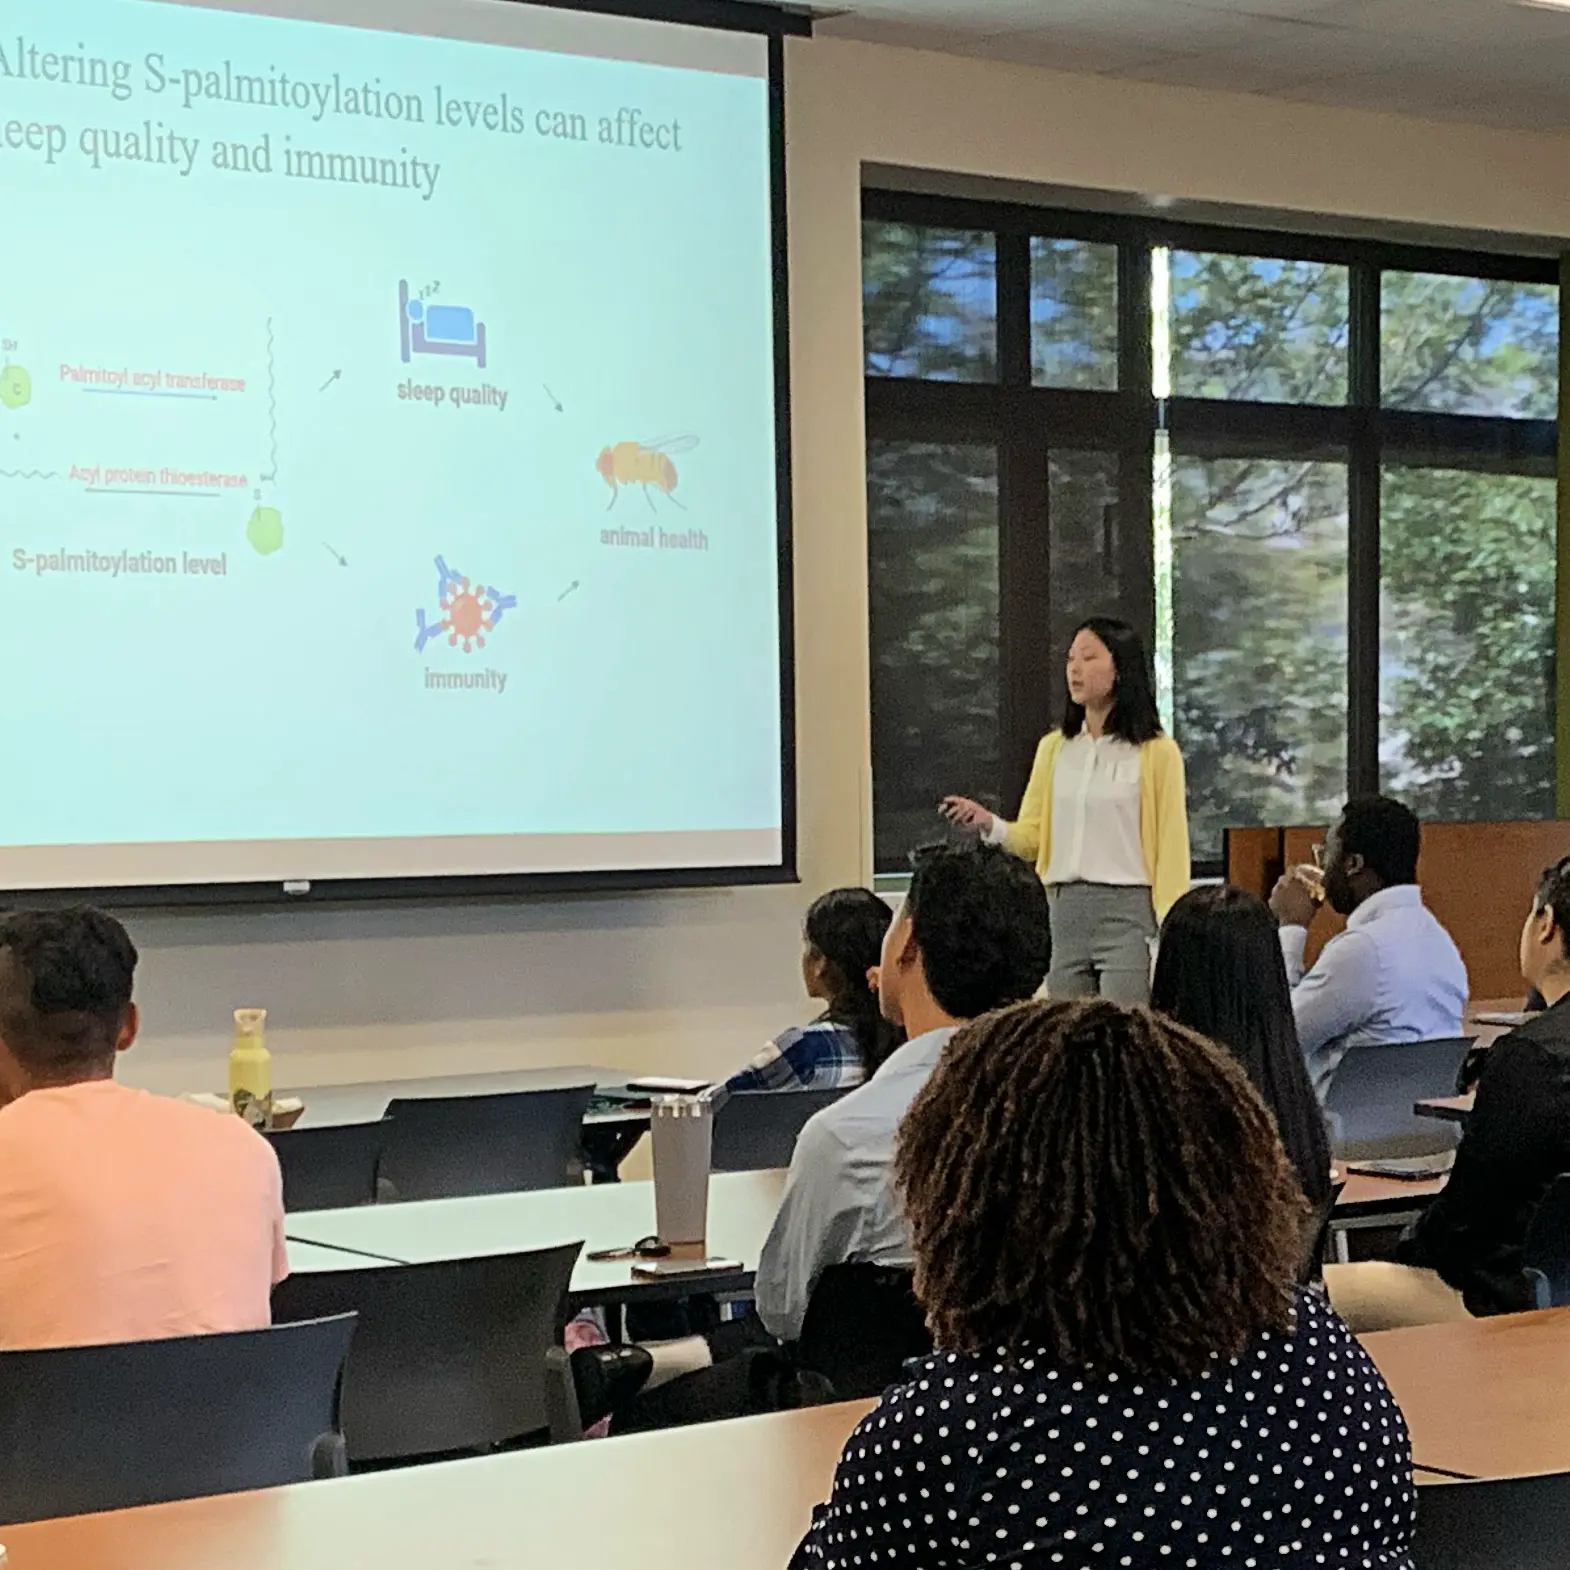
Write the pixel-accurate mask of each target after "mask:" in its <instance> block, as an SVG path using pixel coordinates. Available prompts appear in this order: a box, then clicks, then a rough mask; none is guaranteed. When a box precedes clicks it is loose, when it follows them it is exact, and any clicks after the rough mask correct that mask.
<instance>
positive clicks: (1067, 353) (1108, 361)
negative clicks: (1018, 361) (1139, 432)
mask: <svg viewBox="0 0 1570 1570" xmlns="http://www.w3.org/2000/svg"><path fill="white" fill-rule="evenodd" d="M1030 374H1031V380H1032V381H1034V382H1035V384H1036V385H1037V386H1038V387H1098V388H1105V389H1110V388H1114V387H1116V386H1117V384H1118V253H1117V247H1116V246H1112V245H1090V244H1086V243H1085V242H1084V241H1081V240H1055V239H1051V238H1049V237H1047V236H1042V235H1037V236H1034V237H1033V238H1032V239H1031V242H1030Z"/></svg>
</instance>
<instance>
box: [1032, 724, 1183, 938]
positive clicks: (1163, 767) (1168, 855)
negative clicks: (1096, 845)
mask: <svg viewBox="0 0 1570 1570" xmlns="http://www.w3.org/2000/svg"><path fill="white" fill-rule="evenodd" d="M1062 750H1063V732H1062V731H1060V730H1055V731H1053V732H1052V733H1051V734H1050V735H1047V736H1043V737H1042V738H1041V745H1040V746H1039V747H1037V748H1036V761H1035V762H1034V763H1033V764H1032V765H1031V769H1030V783H1029V784H1028V785H1027V786H1026V787H1025V799H1024V800H1023V801H1022V802H1021V803H1020V807H1019V817H1018V818H1017V819H1016V820H1015V821H1014V822H1013V823H1008V824H1005V825H1004V833H1003V843H1004V844H1005V845H1006V846H1007V847H1008V848H1009V849H1010V850H1011V851H1013V852H1014V854H1015V855H1016V856H1019V857H1021V858H1023V859H1024V860H1025V861H1034V862H1035V864H1036V871H1037V872H1039V873H1040V874H1041V875H1042V877H1045V876H1046V875H1047V865H1048V863H1049V862H1050V861H1051V860H1052V776H1053V775H1054V774H1055V773H1056V771H1057V766H1058V754H1059V753H1060V752H1061V751H1062ZM1139 842H1140V845H1141V847H1142V848H1143V850H1144V852H1145V870H1146V871H1147V872H1148V873H1149V874H1150V902H1151V904H1152V905H1153V906H1154V907H1155V911H1156V920H1157V921H1160V920H1161V919H1162V917H1163V916H1165V915H1166V913H1167V912H1168V911H1169V910H1170V909H1171V908H1172V906H1173V905H1174V904H1175V903H1176V902H1177V900H1178V899H1179V898H1180V897H1181V896H1182V895H1183V894H1186V893H1187V892H1188V884H1189V861H1188V807H1187V804H1186V801H1185V797H1184V789H1183V754H1182V753H1181V752H1179V751H1178V747H1177V743H1176V742H1175V741H1173V739H1172V738H1171V737H1170V736H1157V737H1154V738H1153V739H1152V740H1150V741H1147V742H1145V743H1144V745H1143V746H1141V747H1140V749H1139Z"/></svg>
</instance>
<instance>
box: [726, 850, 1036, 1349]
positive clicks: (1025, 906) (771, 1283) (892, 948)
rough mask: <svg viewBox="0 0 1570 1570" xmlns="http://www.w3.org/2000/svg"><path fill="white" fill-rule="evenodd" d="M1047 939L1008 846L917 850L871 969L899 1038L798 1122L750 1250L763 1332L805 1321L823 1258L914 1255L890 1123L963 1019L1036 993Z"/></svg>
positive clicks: (1032, 882) (1028, 884)
mask: <svg viewBox="0 0 1570 1570" xmlns="http://www.w3.org/2000/svg"><path fill="white" fill-rule="evenodd" d="M1051 953H1052V943H1051V939H1050V937H1049V936H1048V924H1047V897H1046V891H1045V889H1044V888H1043V887H1042V884H1041V879H1040V878H1038V877H1037V876H1036V874H1035V872H1034V871H1033V870H1032V869H1031V868H1029V867H1028V866H1026V865H1025V864H1024V863H1023V862H1021V861H1019V860H1018V858H1016V857H1011V856H1010V855H1009V854H1008V853H1007V852H1006V851H1002V850H998V849H995V848H994V847H992V846H983V845H971V846H964V847H949V846H945V847H940V848H937V849H933V850H929V851H926V852H923V853H922V854H920V855H918V857H917V858H916V862H915V867H914V870H913V872H912V875H911V880H910V892H909V893H908V894H906V896H905V901H904V904H903V906H902V907H901V909H900V913H899V916H898V918H897V919H896V920H895V922H894V924H893V925H892V926H891V927H890V928H889V930H888V935H887V936H886V937H885V939H884V944H883V958H882V963H881V965H880V967H879V971H878V978H879V979H878V998H879V1002H880V1003H881V1005H882V1007H883V1010H884V1012H885V1014H887V1016H888V1017H889V1018H890V1019H891V1020H893V1021H894V1022H895V1023H896V1024H897V1025H899V1026H900V1027H901V1028H902V1029H903V1030H904V1032H905V1035H906V1038H907V1039H906V1042H905V1045H904V1046H902V1047H900V1048H899V1049H898V1050H897V1051H895V1052H894V1053H893V1054H892V1055H891V1056H890V1057H889V1060H888V1061H887V1062H886V1063H885V1064H884V1065H883V1067H882V1069H880V1070H879V1072H878V1074H877V1076H876V1077H875V1078H874V1079H872V1080H871V1081H869V1082H868V1083H867V1084H866V1085H863V1086H862V1087H861V1089H860V1090H857V1091H854V1092H853V1093H852V1094H850V1095H848V1096H846V1097H845V1098H844V1099H843V1100H841V1101H838V1102H836V1103H835V1104H834V1105H833V1106H831V1107H825V1108H824V1110H823V1111H822V1112H819V1113H818V1114H817V1116H816V1117H813V1118H811V1119H809V1120H808V1122H807V1124H806V1126H805V1127H804V1128H803V1129H802V1131H801V1135H800V1137H799V1139H798V1140H797V1142H796V1150H795V1154H794V1155H793V1156H792V1158H791V1164H790V1175H789V1176H788V1177H787V1178H786V1180H785V1191H784V1193H783V1194H782V1195H781V1196H780V1208H779V1213H778V1214H777V1215H776V1216H775V1218H774V1226H773V1228H772V1229H771V1231H770V1232H769V1236H768V1240H767V1241H766V1242H765V1243H764V1245H763V1253H762V1255H761V1256H760V1258H759V1261H758V1275H757V1284H756V1293H757V1307H758V1318H759V1319H761V1320H762V1321H763V1324H764V1326H765V1327H766V1328H767V1329H768V1331H769V1332H770V1334H771V1335H773V1336H774V1337H776V1338H777V1339H778V1340H780V1341H794V1340H795V1339H796V1338H797V1337H798V1336H799V1335H800V1334H801V1322H802V1319H803V1318H804V1317H805V1315H806V1312H807V1300H808V1299H809V1298H810V1297H811V1296H812V1289H813V1287H814V1286H815V1285H816V1284H817V1280H818V1277H819V1276H820V1275H822V1274H823V1272H824V1271H825V1270H826V1269H827V1268H828V1267H829V1266H830V1265H837V1264H845V1263H850V1262H853V1261H865V1262H866V1263H869V1264H876V1265H900V1266H908V1265H909V1264H910V1262H911V1254H910V1240H909V1238H908V1236H907V1234H906V1229H905V1222H904V1218H903V1217H902V1216H901V1214H900V1210H899V1205H898V1203H897V1202H896V1200H895V1195H894V1188H893V1184H892V1181H891V1168H892V1165H893V1160H894V1134H895V1130H896V1129H897V1128H898V1127H899V1122H900V1119H901V1118H902V1117H903V1116H904V1115H905V1109H906V1108H907V1107H908V1106H909V1105H910V1103H911V1101H912V1099H913V1098H914V1097H915V1096H916V1094H917V1093H918V1092H919V1091H920V1090H921V1088H922V1086H923V1085H925V1084H926V1082H927V1077H928V1075H930V1074H931V1073H932V1071H933V1069H934V1067H935V1066H936V1065H937V1063H938V1061H939V1059H940V1058H941V1057H942V1055H943V1049H944V1047H945V1046H947V1044H948V1041H949V1038H950V1037H951V1036H952V1035H953V1034H954V1032H955V1030H956V1029H957V1028H958V1027H959V1025H960V1024H962V1023H963V1022H964V1021H966V1020H970V1019H975V1018H977V1017H978V1016H979V1015H982V1014H985V1013H988V1012H989V1011H990V1010H992V1009H997V1008H1002V1007H1003V1006H1004V1005H1005V1004H1009V1003H1017V1002H1019V1001H1020V1000H1022V999H1024V998H1029V997H1032V996H1034V994H1035V993H1036V992H1037V991H1038V990H1039V989H1040V986H1041V983H1042V981H1043V979H1044V978H1045V976H1046V973H1047V966H1048V963H1049V962H1050V960H1051Z"/></svg>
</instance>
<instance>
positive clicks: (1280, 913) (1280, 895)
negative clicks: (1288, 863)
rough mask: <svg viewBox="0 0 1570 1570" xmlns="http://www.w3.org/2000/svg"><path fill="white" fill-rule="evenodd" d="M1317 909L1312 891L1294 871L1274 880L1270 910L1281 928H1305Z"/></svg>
mask: <svg viewBox="0 0 1570 1570" xmlns="http://www.w3.org/2000/svg"><path fill="white" fill-rule="evenodd" d="M1318 908H1319V905H1318V902H1317V901H1316V900H1315V898H1314V894H1313V891H1312V890H1311V889H1310V888H1309V886H1308V884H1307V883H1305V882H1304V881H1303V879H1302V878H1300V877H1299V876H1298V875H1297V873H1296V872H1295V871H1293V872H1288V873H1286V874H1285V875H1284V876H1282V877H1279V878H1277V879H1276V886H1275V888H1273V889H1272V890H1271V891H1270V909H1271V910H1272V911H1273V912H1274V914H1275V918H1276V920H1277V921H1279V922H1280V923H1281V925H1282V926H1283V927H1306V926H1307V925H1308V924H1309V923H1310V922H1311V921H1312V920H1313V919H1314V912H1315V911H1316V910H1317V909H1318Z"/></svg>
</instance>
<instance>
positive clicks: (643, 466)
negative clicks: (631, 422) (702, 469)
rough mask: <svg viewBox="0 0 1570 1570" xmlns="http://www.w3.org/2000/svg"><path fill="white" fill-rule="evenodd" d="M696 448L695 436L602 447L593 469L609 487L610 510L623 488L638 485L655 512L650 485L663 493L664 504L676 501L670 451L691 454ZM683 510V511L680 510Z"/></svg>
mask: <svg viewBox="0 0 1570 1570" xmlns="http://www.w3.org/2000/svg"><path fill="white" fill-rule="evenodd" d="M697 445H698V438H697V437H696V436H667V437H665V438H664V440H662V441H657V442H617V443H616V445H615V446H614V447H602V448H601V449H600V455H599V457H598V458H596V459H595V460H594V467H595V469H596V471H597V472H598V473H599V475H600V476H601V478H602V479H603V480H604V481H605V483H606V484H607V485H608V486H610V488H611V501H610V507H607V508H606V509H605V510H606V511H607V512H609V511H610V508H611V507H614V506H615V505H616V498H617V497H618V496H620V495H621V487H622V486H624V485H641V486H642V487H643V499H644V500H645V501H646V502H647V503H648V504H649V510H650V511H651V512H652V511H653V510H654V498H653V497H652V496H651V495H650V494H649V487H650V486H651V485H652V486H653V487H654V488H655V489H656V490H658V491H661V492H663V493H664V495H665V498H666V500H667V501H671V502H675V503H676V505H677V506H678V507H680V506H681V503H680V502H678V501H676V497H675V494H674V493H675V490H676V465H675V464H674V463H672V462H671V459H670V455H671V454H672V453H673V452H691V451H692V449H693V448H694V447H696V446H697ZM682 510H683V511H685V510H686V509H685V508H683V509H682Z"/></svg>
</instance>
